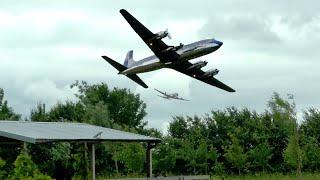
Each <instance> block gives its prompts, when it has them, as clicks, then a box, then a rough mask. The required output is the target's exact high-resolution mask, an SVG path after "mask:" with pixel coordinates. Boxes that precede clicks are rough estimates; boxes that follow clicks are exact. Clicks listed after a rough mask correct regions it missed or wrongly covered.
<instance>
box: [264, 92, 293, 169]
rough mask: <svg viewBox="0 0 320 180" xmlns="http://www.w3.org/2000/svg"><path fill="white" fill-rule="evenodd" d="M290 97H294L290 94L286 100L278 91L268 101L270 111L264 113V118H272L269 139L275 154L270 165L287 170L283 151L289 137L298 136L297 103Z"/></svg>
mask: <svg viewBox="0 0 320 180" xmlns="http://www.w3.org/2000/svg"><path fill="white" fill-rule="evenodd" d="M289 99H290V100H293V97H292V96H291V95H290V96H289V97H288V100H286V99H283V98H281V97H280V95H279V94H278V93H274V94H273V95H272V97H271V99H270V100H269V101H268V108H269V111H267V112H265V114H264V116H265V117H264V119H270V120H271V126H270V127H269V129H270V135H269V137H268V139H269V140H268V141H269V143H270V146H271V147H273V148H272V151H273V152H272V154H273V156H272V158H271V160H270V165H271V166H272V167H273V168H274V169H276V170H278V171H279V170H280V171H281V170H282V171H285V166H284V165H285V163H284V157H283V155H284V153H283V152H284V150H285V149H286V147H287V144H288V139H289V137H290V136H292V135H294V136H298V134H297V133H298V131H297V123H296V110H295V103H294V102H289ZM295 138H298V137H295Z"/></svg>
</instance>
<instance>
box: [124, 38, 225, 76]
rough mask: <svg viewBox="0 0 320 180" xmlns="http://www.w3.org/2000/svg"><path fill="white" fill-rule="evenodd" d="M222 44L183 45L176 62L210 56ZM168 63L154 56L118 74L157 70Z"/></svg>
mask: <svg viewBox="0 0 320 180" xmlns="http://www.w3.org/2000/svg"><path fill="white" fill-rule="evenodd" d="M222 44H223V43H222V42H220V41H217V40H215V39H206V40H201V41H198V42H194V43H191V44H187V45H184V46H183V47H182V48H180V49H178V50H177V51H176V53H177V54H178V55H179V59H178V60H177V61H178V62H179V61H180V62H182V61H188V60H191V59H195V58H198V57H201V56H204V55H207V54H210V53H212V52H214V51H216V50H217V49H219V48H220V47H221V46H222ZM169 65H170V63H163V62H161V61H160V60H159V58H158V57H157V56H155V55H153V56H149V57H147V58H144V59H141V60H140V61H133V62H132V63H131V64H130V66H129V67H127V68H128V69H126V70H124V71H122V72H119V74H138V73H144V72H149V71H154V70H157V69H161V68H165V67H168V66H169Z"/></svg>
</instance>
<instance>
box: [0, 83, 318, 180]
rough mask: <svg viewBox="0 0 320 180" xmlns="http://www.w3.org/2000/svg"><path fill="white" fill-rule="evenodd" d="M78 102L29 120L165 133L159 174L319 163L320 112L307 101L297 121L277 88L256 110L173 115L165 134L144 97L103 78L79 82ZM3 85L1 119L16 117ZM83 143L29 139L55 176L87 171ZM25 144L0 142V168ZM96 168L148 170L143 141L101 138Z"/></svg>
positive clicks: (107, 173) (9, 167)
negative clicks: (150, 124) (154, 124)
mask: <svg viewBox="0 0 320 180" xmlns="http://www.w3.org/2000/svg"><path fill="white" fill-rule="evenodd" d="M71 88H77V90H78V93H77V94H75V96H76V97H77V99H78V100H77V101H76V102H71V101H66V102H59V103H57V104H56V105H55V106H53V107H52V108H51V109H50V110H46V107H45V105H44V104H41V103H40V104H38V105H37V106H36V108H35V109H33V110H32V111H31V113H30V117H28V118H27V119H26V120H31V121H49V122H50V121H68V122H84V123H89V124H95V125H99V126H104V127H110V128H115V129H119V130H125V131H130V132H134V133H140V134H144V135H150V136H155V137H159V138H161V139H162V140H163V141H162V143H161V144H159V145H158V146H157V147H156V148H155V149H154V151H153V168H154V174H155V175H180V174H185V175H187V174H215V175H224V174H244V173H263V172H264V173H273V172H280V173H288V172H296V173H297V174H298V175H299V174H301V172H302V171H309V172H315V171H318V170H319V168H320V147H319V140H320V112H319V111H318V110H317V109H313V108H310V109H308V110H307V111H305V112H304V119H303V121H302V123H298V120H297V115H296V107H295V104H294V99H293V96H291V95H289V96H288V97H287V98H282V97H280V96H279V94H277V93H274V94H273V95H272V97H271V99H270V100H269V101H268V102H267V109H266V110H265V111H264V112H262V113H257V112H256V111H252V110H249V109H238V108H236V107H230V108H226V109H225V110H214V111H212V112H210V113H208V114H206V115H203V116H201V117H200V116H194V117H183V116H176V117H173V119H172V121H171V123H170V125H169V128H168V133H167V135H162V134H161V133H160V132H159V131H158V130H155V129H149V128H146V125H147V122H146V121H144V120H143V119H144V117H145V116H146V114H147V113H146V104H145V103H144V102H143V101H142V100H141V99H140V96H139V94H134V93H132V92H130V91H129V90H127V89H118V88H114V89H109V88H108V86H107V85H106V84H104V83H100V84H94V85H89V84H87V83H86V82H76V83H74V84H72V85H71ZM3 96H4V93H3V91H2V90H1V91H0V119H8V120H18V119H20V115H18V114H16V113H15V112H14V110H13V109H12V108H10V107H9V106H8V103H7V101H5V100H4V98H3ZM84 148H85V147H84V145H83V144H81V143H50V144H41V145H32V144H29V145H28V154H29V156H30V157H31V159H32V161H33V162H34V163H35V164H36V165H37V168H38V169H39V171H41V172H43V173H45V174H47V175H49V176H51V177H54V178H56V179H62V178H71V177H75V176H76V177H78V178H83V179H86V178H87V175H88V174H89V173H88V172H89V166H88V165H89V158H88V156H87V155H86V154H85V153H83V152H84V150H85V149H84ZM20 152H21V147H19V146H16V145H6V146H0V157H1V158H2V159H0V176H2V177H8V176H10V174H12V172H14V169H15V166H14V162H15V161H16V157H17V156H18V155H19V154H20ZM96 156H97V162H96V171H97V173H98V175H100V176H103V177H111V176H128V175H130V176H139V175H140V176H141V175H142V176H143V175H145V173H146V166H145V144H143V143H103V144H99V145H98V146H97V151H96Z"/></svg>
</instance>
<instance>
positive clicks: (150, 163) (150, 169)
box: [146, 143, 153, 178]
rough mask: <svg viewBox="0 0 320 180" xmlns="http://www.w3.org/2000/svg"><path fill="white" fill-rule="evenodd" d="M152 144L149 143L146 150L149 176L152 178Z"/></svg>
mask: <svg viewBox="0 0 320 180" xmlns="http://www.w3.org/2000/svg"><path fill="white" fill-rule="evenodd" d="M152 147H153V146H152V145H151V144H150V143H148V145H147V152H146V155H147V157H146V160H147V178H151V177H152V152H151V149H152Z"/></svg>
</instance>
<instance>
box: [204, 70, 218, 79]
mask: <svg viewBox="0 0 320 180" xmlns="http://www.w3.org/2000/svg"><path fill="white" fill-rule="evenodd" d="M218 73H219V70H218V69H211V70H208V71H206V72H205V73H204V74H203V75H202V77H203V78H206V77H213V76H215V75H217V74H218Z"/></svg>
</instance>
